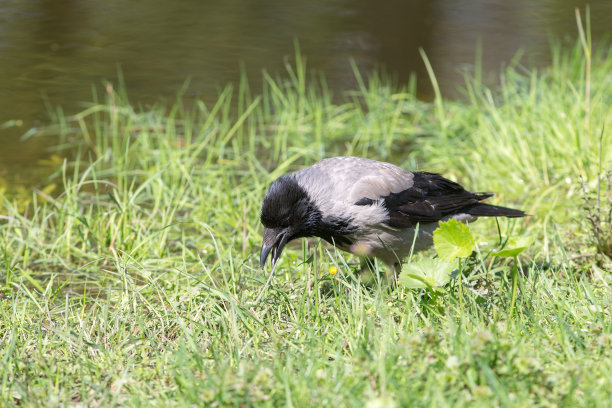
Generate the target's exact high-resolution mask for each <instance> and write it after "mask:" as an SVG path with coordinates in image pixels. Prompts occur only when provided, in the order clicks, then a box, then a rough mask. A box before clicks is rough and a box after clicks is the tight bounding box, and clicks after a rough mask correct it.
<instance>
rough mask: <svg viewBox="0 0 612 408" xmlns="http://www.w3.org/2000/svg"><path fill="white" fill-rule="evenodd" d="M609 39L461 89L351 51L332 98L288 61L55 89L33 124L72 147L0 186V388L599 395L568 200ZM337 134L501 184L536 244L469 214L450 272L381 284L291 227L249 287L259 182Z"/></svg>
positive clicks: (281, 394) (342, 145) (603, 297)
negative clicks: (359, 64)
mask: <svg viewBox="0 0 612 408" xmlns="http://www.w3.org/2000/svg"><path fill="white" fill-rule="evenodd" d="M589 46H590V45H589ZM609 51H610V50H609V49H601V50H599V51H597V52H593V53H592V55H591V53H590V52H589V53H588V54H587V55H588V59H589V64H588V66H589V67H590V68H589V70H588V71H589V75H588V76H587V75H586V72H585V69H586V68H585V67H586V66H587V64H586V63H585V56H584V55H585V53H584V49H583V47H582V43H579V44H577V45H576V46H575V47H573V48H554V53H553V63H552V66H551V67H550V68H548V69H544V70H536V69H527V68H524V67H521V66H519V65H516V64H515V65H513V66H511V67H510V68H508V69H507V70H505V71H504V72H503V75H502V84H501V87H500V88H499V89H489V88H487V87H485V86H484V85H482V84H481V83H478V82H475V81H468V82H467V85H466V87H465V95H466V99H465V100H464V101H462V102H460V101H455V102H453V101H448V100H442V99H441V97H439V98H438V99H437V100H436V101H435V102H434V103H433V104H429V103H424V102H420V101H419V100H417V98H416V96H415V92H414V90H413V89H396V88H394V87H392V86H390V85H389V84H388V82H387V81H386V80H385V79H384V78H380V77H379V76H376V75H372V76H371V77H370V78H368V79H367V80H366V79H365V78H362V77H361V75H360V74H359V73H358V72H356V75H357V78H358V83H359V84H360V86H359V88H358V89H357V90H356V91H353V92H348V93H346V94H345V95H343V96H342V97H340V98H339V97H338V96H337V95H336V97H334V96H333V95H332V94H331V92H330V91H329V90H328V89H327V87H326V85H325V80H324V78H320V77H311V76H309V75H308V73H307V70H306V67H305V62H304V61H303V60H302V59H300V58H297V60H296V63H295V65H294V66H293V67H291V68H289V70H288V75H287V77H286V78H272V77H270V76H269V75H267V74H265V73H264V78H265V81H264V86H263V88H262V89H261V90H259V91H257V92H254V91H253V90H251V89H250V88H249V86H248V84H247V83H246V81H245V80H242V81H241V82H240V83H239V84H238V86H237V87H234V88H232V87H228V88H226V89H225V90H224V91H223V92H221V93H220V95H219V98H218V100H217V102H216V103H214V104H212V105H207V104H205V103H203V102H201V101H196V102H195V103H194V104H193V106H186V105H185V104H184V103H183V102H182V99H181V98H180V96H179V97H178V98H177V101H176V103H175V104H173V105H172V106H169V107H165V106H150V107H145V108H141V107H136V106H135V105H133V104H131V103H130V102H129V100H128V97H127V95H126V93H125V92H124V91H123V88H122V87H120V88H119V90H116V89H114V88H113V86H111V85H108V86H107V88H106V89H105V90H104V92H103V93H102V94H99V95H98V94H96V95H94V102H93V103H92V104H91V105H90V106H88V107H86V108H85V109H84V110H83V111H82V112H80V113H77V114H75V115H72V116H67V115H65V114H63V113H62V112H61V111H59V110H58V112H57V114H56V115H55V117H54V119H53V123H51V124H50V125H49V126H47V127H45V128H44V129H35V130H33V131H32V132H31V134H30V135H34V134H35V133H37V132H41V133H44V134H52V133H55V134H57V135H58V136H59V140H60V143H59V148H67V147H70V148H71V149H72V150H71V151H72V152H74V153H73V156H72V157H71V159H70V160H65V161H63V162H62V163H61V164H59V165H57V166H56V171H55V172H54V174H53V175H52V177H51V178H50V181H49V185H47V186H41V188H40V189H39V190H36V191H34V193H33V194H32V195H31V196H29V197H28V198H27V200H26V199H25V198H23V197H22V198H21V200H16V199H10V198H9V197H8V196H6V195H5V196H4V198H3V201H2V215H0V265H1V266H0V268H1V269H0V280H1V285H2V286H1V289H0V290H1V292H0V344H1V345H2V349H1V350H0V373H1V374H0V375H1V380H0V405H2V406H11V405H23V406H39V405H45V406H63V405H76V406H81V405H82V406H140V405H145V404H146V405H153V406H183V405H204V406H297V407H299V406H312V405H321V406H331V405H336V406H364V405H365V406H367V407H392V406H398V407H400V406H436V407H438V406H451V405H452V406H467V405H470V406H474V405H476V406H491V405H498V406H508V405H517V406H528V405H529V406H531V405H536V406H588V407H595V406H601V407H605V406H610V401H612V391H611V390H612V323H611V322H612V319H611V316H610V314H611V312H610V307H611V305H610V303H611V298H610V285H612V274H611V270H610V269H611V268H610V262H609V259H607V258H605V255H597V256H596V254H595V253H596V248H595V247H594V245H593V244H592V243H590V242H591V241H589V240H588V239H587V238H588V230H587V229H586V228H585V227H584V226H585V221H579V220H580V219H585V220H586V215H587V214H586V213H588V209H587V210H585V209H583V206H582V197H583V195H584V194H583V193H582V191H583V188H584V186H586V188H587V189H589V188H590V191H594V190H593V189H594V188H595V186H596V185H597V183H598V180H599V176H598V175H599V174H600V171H599V168H600V166H599V163H600V161H601V163H603V165H604V168H606V166H609V165H610V163H611V162H612V160H611V159H612V143H609V134H608V133H607V132H608V131H607V130H605V129H609V128H610V126H607V127H606V126H605V125H606V123H610V119H611V118H612V108H611V106H612V104H611V103H610V102H611V100H612V80H611V79H610V75H609V72H610V71H611V69H612V60H611V59H608V58H606V56H607V55H609ZM586 78H588V81H587V79H586ZM587 82H588V83H587ZM587 88H588V89H589V91H588V92H587V91H586V90H587ZM585 95H588V103H587V102H585ZM338 100H341V101H340V102H338ZM602 132H603V133H602ZM601 135H603V137H604V140H607V141H608V142H607V143H606V142H604V143H602V144H599V143H598V140H599V137H600V136H601ZM600 150H601V153H600ZM338 154H343V155H359V156H367V157H371V158H377V159H382V160H390V161H394V162H395V163H397V164H400V165H403V166H404V167H406V168H412V169H427V170H433V171H441V172H444V174H445V175H448V176H450V177H451V178H454V179H456V180H459V181H461V182H463V183H464V184H465V185H467V186H468V187H470V188H472V189H474V190H482V191H486V190H491V191H496V192H498V194H497V195H496V196H495V198H494V199H493V200H492V202H494V203H503V204H506V205H514V206H517V207H521V208H523V209H525V210H527V211H528V212H529V213H530V214H532V216H531V218H530V219H528V220H526V221H519V222H512V223H511V222H508V221H501V222H500V231H501V235H503V236H513V237H520V236H529V237H532V238H533V239H535V241H536V243H535V244H534V245H533V246H532V247H531V248H529V250H528V251H526V255H523V254H521V257H519V258H517V259H516V260H504V259H500V258H494V257H492V256H491V250H492V249H494V248H496V247H497V240H498V236H497V226H496V224H495V222H494V221H491V220H488V221H487V220H482V221H479V222H478V223H476V224H474V228H473V229H474V234H475V236H476V238H477V241H478V246H477V251H476V253H475V254H474V255H473V256H472V257H470V258H469V259H467V260H466V261H465V262H466V263H465V265H464V267H463V270H464V272H465V273H464V275H463V276H462V279H461V283H462V284H461V285H459V284H458V282H457V280H453V281H452V282H451V283H450V284H449V285H448V286H446V287H445V288H443V289H441V290H436V291H431V290H425V289H420V290H410V289H403V288H401V286H400V288H398V289H395V290H392V291H388V290H387V289H386V283H385V282H384V281H383V280H382V279H381V278H380V277H379V276H377V277H375V278H374V283H373V284H370V285H364V284H362V283H361V282H360V280H359V277H357V276H356V275H355V274H354V273H353V269H354V268H355V263H356V259H354V258H352V257H350V256H345V255H343V254H340V253H338V252H336V251H335V250H334V249H333V248H331V247H329V246H327V245H323V244H321V243H320V242H319V241H318V240H313V239H311V240H307V241H306V240H304V241H302V242H298V243H296V244H294V245H292V246H291V247H290V248H288V249H287V251H286V252H285V254H284V255H283V258H282V260H281V261H280V263H279V265H278V267H279V269H278V271H277V275H276V277H275V279H274V280H273V283H272V285H271V287H270V289H269V290H268V291H267V292H266V293H265V294H264V296H263V298H262V300H261V301H259V302H256V301H255V299H256V298H257V295H258V294H259V291H260V289H261V287H262V285H263V283H264V282H265V279H266V277H267V276H266V273H265V272H263V271H261V270H260V269H259V267H258V260H257V256H258V249H259V245H260V240H261V236H260V232H261V227H260V225H259V220H258V212H259V206H260V203H261V199H262V197H263V195H264V193H265V190H266V188H267V186H268V185H269V184H270V183H271V181H273V180H274V179H275V178H276V177H278V176H279V175H281V174H284V173H286V172H288V171H291V170H294V169H297V168H300V167H301V166H304V165H309V164H312V163H313V162H315V161H317V160H319V159H321V158H323V157H328V156H333V155H338ZM53 184H56V185H61V186H62V187H61V192H59V189H58V190H57V192H56V194H55V195H53V194H52V193H51V191H52V190H53V188H52V187H49V186H52V185H53ZM44 187H46V188H44ZM577 220H578V221H577ZM424 256H431V253H430V254H425V255H424ZM330 267H337V268H338V273H337V274H330V273H329V272H328V271H329V268H330ZM514 278H516V279H514ZM513 285H516V292H515V291H513ZM513 293H515V295H516V296H515V297H514V296H512V294H513Z"/></svg>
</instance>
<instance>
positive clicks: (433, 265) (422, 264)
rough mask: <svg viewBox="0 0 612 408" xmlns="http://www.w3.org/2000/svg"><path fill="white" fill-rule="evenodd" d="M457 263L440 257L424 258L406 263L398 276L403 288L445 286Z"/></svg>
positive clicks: (399, 283)
mask: <svg viewBox="0 0 612 408" xmlns="http://www.w3.org/2000/svg"><path fill="white" fill-rule="evenodd" d="M454 270H455V264H454V263H450V262H446V261H444V260H442V259H440V258H436V259H433V258H423V259H421V260H420V261H418V262H411V263H409V264H407V265H404V267H403V268H402V272H401V273H400V275H399V278H398V285H399V286H401V287H403V288H413V289H414V288H431V287H436V286H444V285H446V284H447V283H448V281H449V280H450V276H451V273H452V272H453V271H454Z"/></svg>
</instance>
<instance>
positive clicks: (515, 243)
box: [491, 237, 533, 258]
mask: <svg viewBox="0 0 612 408" xmlns="http://www.w3.org/2000/svg"><path fill="white" fill-rule="evenodd" d="M531 244H533V239H532V238H531V237H520V238H514V237H512V238H510V239H509V240H508V242H507V243H506V245H505V246H504V249H502V250H499V251H497V252H493V253H492V254H491V255H493V256H500V257H504V258H507V257H515V256H517V255H518V254H520V253H521V252H523V251H524V250H525V249H527V248H528V247H529V246H530V245H531Z"/></svg>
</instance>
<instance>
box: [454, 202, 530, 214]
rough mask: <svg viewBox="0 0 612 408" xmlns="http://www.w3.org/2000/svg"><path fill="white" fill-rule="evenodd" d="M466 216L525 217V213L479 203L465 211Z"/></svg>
mask: <svg viewBox="0 0 612 408" xmlns="http://www.w3.org/2000/svg"><path fill="white" fill-rule="evenodd" d="M464 211H465V213H466V214H469V215H473V216H474V217H510V218H515V217H524V216H526V215H527V214H525V212H524V211H521V210H515V209H514V208H506V207H500V206H497V205H491V204H483V203H478V204H474V205H472V206H470V207H468V208H466V209H464Z"/></svg>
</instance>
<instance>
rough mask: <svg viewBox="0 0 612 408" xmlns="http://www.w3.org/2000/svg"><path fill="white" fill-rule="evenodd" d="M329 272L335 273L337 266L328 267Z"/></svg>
mask: <svg viewBox="0 0 612 408" xmlns="http://www.w3.org/2000/svg"><path fill="white" fill-rule="evenodd" d="M329 273H331V274H332V275H335V274H337V273H338V268H336V267H335V266H332V267H330V268H329Z"/></svg>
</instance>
